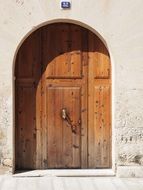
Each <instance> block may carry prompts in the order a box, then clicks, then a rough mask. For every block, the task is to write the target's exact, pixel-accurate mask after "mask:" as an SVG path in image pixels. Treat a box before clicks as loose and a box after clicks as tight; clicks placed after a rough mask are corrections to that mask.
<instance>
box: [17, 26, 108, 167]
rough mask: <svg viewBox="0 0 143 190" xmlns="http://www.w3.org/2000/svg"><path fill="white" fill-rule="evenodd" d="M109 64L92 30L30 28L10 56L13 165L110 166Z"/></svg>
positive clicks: (106, 54) (60, 27) (78, 27)
mask: <svg viewBox="0 0 143 190" xmlns="http://www.w3.org/2000/svg"><path fill="white" fill-rule="evenodd" d="M110 78H111V68H110V58H109V54H108V51H107V49H106V47H105V46H104V44H103V43H102V42H101V40H100V39H99V38H98V37H97V36H95V34H93V33H92V32H90V31H88V30H87V29H84V28H82V27H80V26H78V25H74V24H66V23H58V24H51V25H48V26H45V27H42V28H41V29H39V30H38V31H36V32H35V33H33V34H32V35H31V36H30V37H29V38H28V39H27V40H26V41H25V42H24V44H23V45H22V47H21V48H20V50H19V53H18V56H17V62H16V166H17V168H20V169H32V168H33V169H34V168H39V169H40V168H42V169H45V168H109V167H110V166H111V93H110V92H111V80H110Z"/></svg>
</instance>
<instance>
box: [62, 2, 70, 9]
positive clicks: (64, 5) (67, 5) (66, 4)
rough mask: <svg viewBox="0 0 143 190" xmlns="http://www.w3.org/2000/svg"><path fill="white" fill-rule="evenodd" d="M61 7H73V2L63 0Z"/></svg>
mask: <svg viewBox="0 0 143 190" xmlns="http://www.w3.org/2000/svg"><path fill="white" fill-rule="evenodd" d="M61 8H62V9H70V8H71V3H70V2H68V1H62V2H61Z"/></svg>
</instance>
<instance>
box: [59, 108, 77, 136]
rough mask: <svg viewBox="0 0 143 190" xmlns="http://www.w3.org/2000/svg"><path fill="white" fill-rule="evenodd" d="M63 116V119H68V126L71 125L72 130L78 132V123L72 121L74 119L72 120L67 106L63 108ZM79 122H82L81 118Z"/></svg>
mask: <svg viewBox="0 0 143 190" xmlns="http://www.w3.org/2000/svg"><path fill="white" fill-rule="evenodd" d="M61 117H62V119H63V120H65V121H66V124H67V126H69V127H71V130H72V132H73V133H75V134H76V132H77V125H75V124H73V123H72V120H71V118H70V116H69V114H68V112H67V109H66V108H63V109H62V110H61ZM79 124H80V120H79Z"/></svg>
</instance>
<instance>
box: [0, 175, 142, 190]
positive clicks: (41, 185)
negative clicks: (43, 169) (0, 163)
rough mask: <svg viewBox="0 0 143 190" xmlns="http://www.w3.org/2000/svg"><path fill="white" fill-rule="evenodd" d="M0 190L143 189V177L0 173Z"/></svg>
mask: <svg viewBox="0 0 143 190" xmlns="http://www.w3.org/2000/svg"><path fill="white" fill-rule="evenodd" d="M0 190H143V178H117V177H61V176H60V177H56V176H51V177H50V176H44V177H43V176H42V177H38V176H35V177H31V176H30V177H27V176H25V177H24V176H22V177H21V176H12V175H0Z"/></svg>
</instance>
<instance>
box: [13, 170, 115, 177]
mask: <svg viewBox="0 0 143 190" xmlns="http://www.w3.org/2000/svg"><path fill="white" fill-rule="evenodd" d="M46 176H47V177H106V176H107V177H113V176H115V173H114V171H113V170H112V169H47V170H31V171H17V172H16V173H15V174H13V177H46Z"/></svg>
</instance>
